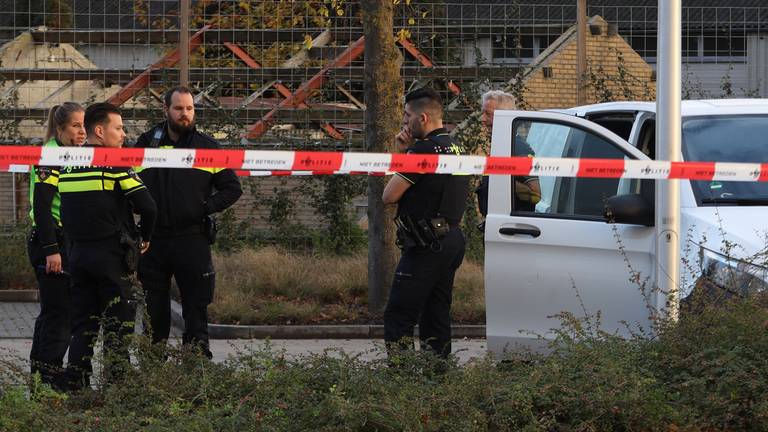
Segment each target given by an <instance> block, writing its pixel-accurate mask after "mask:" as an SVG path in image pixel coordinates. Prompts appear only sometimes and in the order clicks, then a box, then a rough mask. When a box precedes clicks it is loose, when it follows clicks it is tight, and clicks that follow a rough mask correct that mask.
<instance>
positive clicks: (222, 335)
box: [171, 300, 485, 339]
mask: <svg viewBox="0 0 768 432" xmlns="http://www.w3.org/2000/svg"><path fill="white" fill-rule="evenodd" d="M171 320H172V321H173V325H174V326H176V327H179V328H182V329H183V328H184V320H183V319H182V317H181V305H180V304H179V303H177V302H176V301H174V300H171ZM418 328H419V327H418V326H416V335H418V334H419V330H418ZM451 333H452V335H453V337H454V338H459V339H461V338H485V326H484V325H454V326H451ZM208 337H209V338H211V339H266V338H271V339H381V338H383V337H384V326H383V325H375V324H370V325H367V324H362V325H231V324H208Z"/></svg>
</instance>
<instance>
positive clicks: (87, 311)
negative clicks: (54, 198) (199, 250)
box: [59, 103, 157, 390]
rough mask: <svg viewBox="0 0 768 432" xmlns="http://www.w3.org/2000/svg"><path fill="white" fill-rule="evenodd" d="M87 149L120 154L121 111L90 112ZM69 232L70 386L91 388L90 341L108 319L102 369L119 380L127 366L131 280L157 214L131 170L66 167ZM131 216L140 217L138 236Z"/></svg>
mask: <svg viewBox="0 0 768 432" xmlns="http://www.w3.org/2000/svg"><path fill="white" fill-rule="evenodd" d="M85 128H86V131H87V133H88V143H87V144H86V145H85V146H86V147H88V146H93V147H97V146H102V147H111V148H115V147H121V146H122V144H123V141H124V140H125V132H124V131H123V121H122V117H121V114H120V111H119V110H118V109H117V108H116V107H114V106H113V105H110V104H108V103H97V104H93V105H91V106H90V107H88V109H87V110H86V112H85ZM59 192H60V194H61V215H62V218H63V225H64V231H65V233H66V235H67V238H68V239H69V240H70V241H71V242H72V248H71V251H70V258H69V262H70V268H71V270H70V272H71V273H72V341H71V344H70V348H69V363H68V365H67V373H66V375H67V381H68V387H69V388H70V389H72V390H76V389H79V388H82V387H84V386H87V385H88V383H89V378H90V375H91V372H92V366H91V357H92V356H93V342H94V340H95V337H96V335H97V334H98V332H99V326H100V324H101V320H100V318H103V319H104V320H103V326H104V328H103V330H104V351H105V358H106V359H108V360H109V359H116V360H117V361H115V362H114V364H109V363H108V364H105V365H104V367H105V369H106V370H107V371H108V372H112V373H119V370H120V368H121V367H127V366H128V365H130V363H129V358H128V350H127V346H125V344H124V337H125V336H126V335H128V334H130V332H131V329H132V327H133V325H132V321H133V319H134V317H135V309H134V308H133V306H132V301H133V299H132V297H131V296H132V293H131V291H132V285H131V282H130V280H129V277H130V275H131V274H132V273H133V272H135V271H136V268H135V265H136V263H137V261H138V254H139V252H140V253H144V252H146V251H147V250H148V249H149V240H150V236H151V234H152V230H153V228H154V225H155V218H156V213H157V208H156V206H155V202H154V201H153V200H152V197H151V196H150V194H149V191H147V188H146V187H145V186H144V184H143V183H142V181H141V179H140V178H139V177H138V175H136V174H135V173H134V172H133V170H131V169H129V168H112V167H64V168H62V171H61V174H60V176H59ZM133 213H138V214H139V215H140V216H141V222H140V234H141V237H140V238H139V237H138V232H137V231H138V230H137V227H136V225H135V223H134V218H133Z"/></svg>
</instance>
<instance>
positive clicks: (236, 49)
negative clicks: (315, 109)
mask: <svg viewBox="0 0 768 432" xmlns="http://www.w3.org/2000/svg"><path fill="white" fill-rule="evenodd" d="M224 46H225V47H227V48H228V49H229V50H230V51H232V53H233V54H234V55H235V56H237V58H239V59H240V60H242V61H243V62H245V64H247V65H248V66H249V67H251V68H253V69H260V68H261V65H260V64H259V62H257V61H256V60H255V59H254V58H253V57H251V55H250V54H248V53H247V52H246V51H245V50H244V49H242V48H240V46H239V45H237V44H235V43H232V42H224ZM272 87H274V88H275V89H276V90H277V91H278V93H280V94H281V95H282V96H283V97H284V98H289V97H291V96H293V93H292V92H291V90H290V89H289V88H288V87H286V86H284V85H283V84H282V83H279V82H275V83H274V84H272ZM297 106H298V107H299V108H301V109H306V108H309V105H307V104H306V103H304V102H301V103H300V104H298V105H297ZM320 127H321V128H322V129H323V130H324V131H325V133H327V134H328V135H329V136H330V137H331V138H335V139H344V134H343V133H341V132H340V131H339V130H338V129H336V128H335V127H333V125H332V124H330V123H320Z"/></svg>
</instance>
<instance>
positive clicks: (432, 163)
mask: <svg viewBox="0 0 768 432" xmlns="http://www.w3.org/2000/svg"><path fill="white" fill-rule="evenodd" d="M29 165H47V166H90V165H98V166H114V167H144V168H150V167H153V168H232V169H234V170H236V171H238V174H240V175H251V176H267V175H321V174H368V175H384V174H388V173H392V172H410V173H429V174H511V175H527V176H551V177H598V178H634V179H691V180H720V181H753V182H759V181H768V163H762V164H761V163H731V162H668V161H649V160H629V159H627V160H623V159H569V158H538V157H533V158H530V157H493V156H488V157H486V156H456V155H437V154H399V153H395V154H390V153H353V152H306V151H271V150H211V149H144V148H119V149H113V148H102V147H35V146H0V170H2V171H14V172H24V171H27V170H28V166H29Z"/></svg>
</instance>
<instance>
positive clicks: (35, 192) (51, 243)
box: [27, 138, 70, 386]
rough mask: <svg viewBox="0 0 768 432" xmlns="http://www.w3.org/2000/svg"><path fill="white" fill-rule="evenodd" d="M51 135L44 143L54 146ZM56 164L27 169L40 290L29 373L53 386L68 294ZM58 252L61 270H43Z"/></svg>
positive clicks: (66, 332) (64, 342)
mask: <svg viewBox="0 0 768 432" xmlns="http://www.w3.org/2000/svg"><path fill="white" fill-rule="evenodd" d="M58 145H59V144H58V142H57V141H56V139H55V138H53V139H51V140H50V141H49V142H48V143H46V146H51V147H57V146H58ZM58 184H59V169H58V167H38V166H34V167H32V170H31V172H30V194H29V195H30V202H31V204H32V206H31V207H32V208H31V210H30V217H31V219H32V224H33V225H32V232H31V234H30V236H29V241H28V242H27V254H28V256H29V261H30V263H31V264H32V268H33V269H34V271H35V278H36V279H37V286H38V288H39V293H40V315H38V317H37V319H36V320H35V329H34V334H33V337H32V349H31V351H30V353H29V359H30V369H31V371H32V373H40V377H41V380H42V381H43V382H44V383H48V384H51V385H54V386H57V385H59V384H60V382H59V379H60V372H61V367H62V363H63V361H64V354H65V353H66V352H67V347H69V339H70V321H69V316H70V301H69V300H70V299H69V296H70V293H69V285H70V278H69V272H68V270H69V265H68V262H67V248H66V245H65V241H64V236H63V232H62V229H61V216H60V211H59V210H60V204H61V200H60V197H59V192H58ZM57 253H58V254H61V261H62V270H63V272H62V273H58V274H50V273H46V271H45V266H46V257H48V256H50V255H54V254H57Z"/></svg>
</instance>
